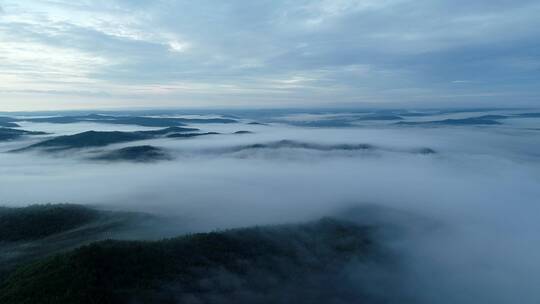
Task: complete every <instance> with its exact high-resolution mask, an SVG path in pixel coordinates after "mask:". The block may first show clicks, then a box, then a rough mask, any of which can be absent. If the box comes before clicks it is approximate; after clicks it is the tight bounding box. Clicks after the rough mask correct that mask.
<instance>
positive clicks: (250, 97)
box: [0, 0, 540, 110]
mask: <svg viewBox="0 0 540 304" xmlns="http://www.w3.org/2000/svg"><path fill="white" fill-rule="evenodd" d="M539 16H540V2H539V1H538V0H534V1H533V0H531V1H529V0H517V1H516V0H512V1H510V0H475V1H470V0H468V1H465V0H257V1H254V0H230V1H220V0H197V1H187V0H178V1H172V0H168V1H166V0H162V1H143V0H96V1H71V0H41V1H32V0H26V1H25V0H0V110H38V109H39V110H41V109H67V108H91V107H100V108H104V107H199V106H200V107H207V106H214V107H228V106H250V107H267V106H273V107H283V106H317V105H336V106H339V105H347V106H351V105H390V104H399V105H421V106H430V107H436V106H452V105H460V106H461V105H470V106H482V107H484V106H504V107H513V106H521V105H532V106H540V17H539Z"/></svg>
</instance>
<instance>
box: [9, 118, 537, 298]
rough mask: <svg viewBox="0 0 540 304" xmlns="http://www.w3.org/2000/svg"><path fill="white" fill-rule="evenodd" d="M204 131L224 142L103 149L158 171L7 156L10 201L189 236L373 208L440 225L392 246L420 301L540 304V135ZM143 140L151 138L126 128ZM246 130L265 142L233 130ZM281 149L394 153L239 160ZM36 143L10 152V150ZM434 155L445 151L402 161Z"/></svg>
mask: <svg viewBox="0 0 540 304" xmlns="http://www.w3.org/2000/svg"><path fill="white" fill-rule="evenodd" d="M21 124H24V126H23V127H24V128H25V129H28V130H33V131H46V132H50V131H53V130H52V129H51V128H50V126H49V125H47V126H46V127H44V128H41V127H40V125H41V124H37V123H21ZM41 126H43V125H41ZM54 127H55V128H58V127H64V126H63V125H62V126H58V125H54ZM65 127H66V128H71V129H70V132H64V133H62V134H73V133H77V132H79V131H82V129H84V128H86V126H85V127H84V128H80V126H79V125H77V126H70V125H66V126H65ZM101 127H102V128H105V129H103V130H111V129H109V127H110V126H107V125H101ZM117 127H118V126H114V128H113V129H112V130H118V129H119V128H117ZM190 127H196V128H200V129H201V130H203V131H204V132H219V133H221V134H218V135H209V136H204V137H198V138H196V139H195V138H190V139H172V138H161V139H153V140H147V141H141V142H136V143H126V144H118V145H113V146H107V147H105V148H100V149H103V150H104V151H110V150H113V149H120V148H124V147H129V146H134V145H138V146H140V145H146V144H147V145H152V146H157V147H160V148H162V149H164V150H165V151H167V152H168V153H170V155H172V156H173V159H172V160H165V161H161V162H153V163H129V162H95V161H90V160H85V159H86V158H87V156H88V154H89V153H90V152H89V151H87V150H70V151H65V152H62V153H59V154H51V155H49V154H43V153H40V152H28V153H16V154H13V153H9V154H2V155H1V157H0V171H1V173H0V192H1V195H2V197H1V199H2V204H4V205H9V206H23V205H28V204H30V203H49V202H69V203H81V204H90V205H96V206H100V207H101V208H104V209H111V210H131V211H142V212H149V213H155V214H158V215H167V216H169V217H177V218H178V220H179V221H182V222H183V223H184V224H186V225H187V226H189V227H188V228H187V229H188V230H189V231H210V230H213V229H223V228H234V227H245V226H253V225H265V224H279V223H293V222H302V221H309V220H315V219H318V218H321V217H324V216H329V215H333V214H336V213H339V212H342V210H344V209H346V208H348V207H350V206H355V205H359V204H360V205H362V204H374V205H378V206H386V207H390V208H392V209H396V210H401V211H404V212H408V213H412V214H415V215H417V216H419V217H422V218H428V219H430V220H432V221H434V222H437V223H439V225H438V228H437V229H432V230H429V231H425V230H423V231H422V232H417V233H408V234H406V235H404V236H403V237H401V238H389V239H388V240H385V242H386V244H387V246H389V247H390V248H392V249H393V250H394V251H395V252H396V254H397V255H398V257H399V258H400V260H401V262H402V263H401V264H402V265H403V267H404V272H403V273H401V274H400V277H399V278H397V279H396V280H398V281H399V284H398V285H400V286H401V287H402V288H403V289H404V290H405V291H404V292H405V293H408V297H410V298H411V299H414V300H415V301H416V302H419V303H512V302H520V303H537V302H538V301H540V293H539V292H538V291H537V288H536V286H535V285H536V282H538V281H539V280H540V264H538V263H537V261H536V252H537V251H538V250H539V249H540V248H539V247H540V246H539V245H538V244H540V236H538V233H537V231H538V230H539V228H540V224H539V223H540V215H539V214H540V206H539V204H538V203H539V202H538V198H539V197H540V162H539V160H540V154H539V152H538V151H540V136H538V131H535V130H528V129H518V128H509V127H498V126H497V127H479V128H478V127H456V128H421V127H403V128H398V127H388V126H385V127H369V128H368V127H363V128H302V127H292V126H286V125H282V124H277V123H274V124H270V125H247V124H243V123H232V124H227V125H206V124H205V125H190ZM154 129H155V128H154ZM86 130H87V129H86ZM133 130H150V129H147V128H144V127H141V128H138V127H137V128H135V129H129V130H128V129H125V131H133ZM239 130H247V131H251V132H253V133H252V134H232V133H234V132H236V131H239ZM47 136H50V135H47ZM45 137H46V136H45ZM280 140H293V141H299V142H306V143H313V144H317V145H342V144H347V145H357V144H368V145H373V146H376V147H381V148H382V149H378V150H374V151H333V150H332V151H318V150H313V149H306V148H304V147H294V146H293V147H290V146H289V147H281V148H276V149H259V148H254V149H247V150H242V151H235V150H234V149H233V150H232V152H231V148H234V147H239V146H245V145H253V144H265V143H271V142H276V141H280ZM35 142H36V139H27V140H23V141H17V142H6V143H2V144H0V149H1V150H2V151H8V150H12V149H16V148H20V147H24V146H26V145H28V144H30V143H35ZM420 148H429V149H432V150H433V151H435V152H436V153H431V154H416V153H402V152H403V151H410V150H412V149H420ZM227 151H228V152H227ZM225 152H226V153H225ZM90 154H91V153H90ZM381 275H382V274H381ZM373 288H376V287H373ZM381 292H382V291H381Z"/></svg>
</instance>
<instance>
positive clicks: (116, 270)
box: [0, 219, 376, 304]
mask: <svg viewBox="0 0 540 304" xmlns="http://www.w3.org/2000/svg"><path fill="white" fill-rule="evenodd" d="M375 251H376V246H375V244H374V243H373V241H372V239H371V233H370V229H369V228H366V227H360V226H357V225H354V224H351V223H348V222H341V221H338V220H333V219H324V220H320V221H317V222H312V223H307V224H301V225H285V226H271V227H258V228H246V229H236V230H229V231H222V232H212V233H201V234H194V235H187V236H182V237H178V238H173V239H165V240H162V241H153V242H148V241H147V242H140V241H112V240H110V241H103V242H97V243H94V244H91V245H88V246H84V247H81V248H79V249H76V250H73V251H71V252H68V253H65V254H60V255H56V256H54V257H51V258H47V259H44V260H41V261H39V262H36V263H32V264H30V265H26V266H23V267H21V268H19V269H18V270H17V271H15V272H14V273H13V274H12V275H11V276H10V277H9V278H8V279H6V280H5V281H4V282H3V283H1V284H0V302H1V303H6V304H9V303H17V304H23V303H32V304H39V303H58V304H61V303H81V304H84V303H292V302H298V303H328V302H331V301H338V302H339V301H341V302H343V303H347V301H348V300H349V301H350V300H351V299H359V298H360V299H361V294H362V291H361V288H360V286H357V288H356V289H353V290H355V292H354V293H355V294H354V295H351V294H350V293H346V292H343V290H342V289H340V288H333V287H331V286H330V285H334V284H340V283H342V282H341V281H342V280H344V279H343V275H342V274H343V271H344V268H345V267H346V265H348V263H350V262H352V261H355V260H361V259H363V258H366V257H368V256H370V255H373V254H374V253H375ZM338 281H339V282H338ZM348 297H351V298H348ZM366 300H367V298H366Z"/></svg>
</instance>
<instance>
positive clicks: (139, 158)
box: [91, 145, 172, 162]
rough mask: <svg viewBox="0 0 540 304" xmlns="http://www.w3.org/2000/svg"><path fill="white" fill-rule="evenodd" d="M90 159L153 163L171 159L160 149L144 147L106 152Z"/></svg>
mask: <svg viewBox="0 0 540 304" xmlns="http://www.w3.org/2000/svg"><path fill="white" fill-rule="evenodd" d="M91 159H93V160H102V161H132V162H155V161H160V160H170V159H172V157H171V156H170V155H169V154H167V153H166V152H165V151H164V150H163V149H161V148H157V147H154V146H149V145H145V146H134V147H127V148H122V149H118V150H114V151H110V152H106V153H104V154H102V155H100V156H97V157H93V158H91Z"/></svg>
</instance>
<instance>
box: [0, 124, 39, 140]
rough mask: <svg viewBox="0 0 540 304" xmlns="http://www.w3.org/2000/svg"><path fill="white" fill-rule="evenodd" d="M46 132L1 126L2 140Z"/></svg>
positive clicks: (0, 138) (0, 135) (0, 134)
mask: <svg viewBox="0 0 540 304" xmlns="http://www.w3.org/2000/svg"><path fill="white" fill-rule="evenodd" d="M45 134H47V133H45V132H35V131H26V130H20V129H11V128H1V127H0V141H4V140H13V139H17V138H20V137H22V136H25V135H45Z"/></svg>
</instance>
